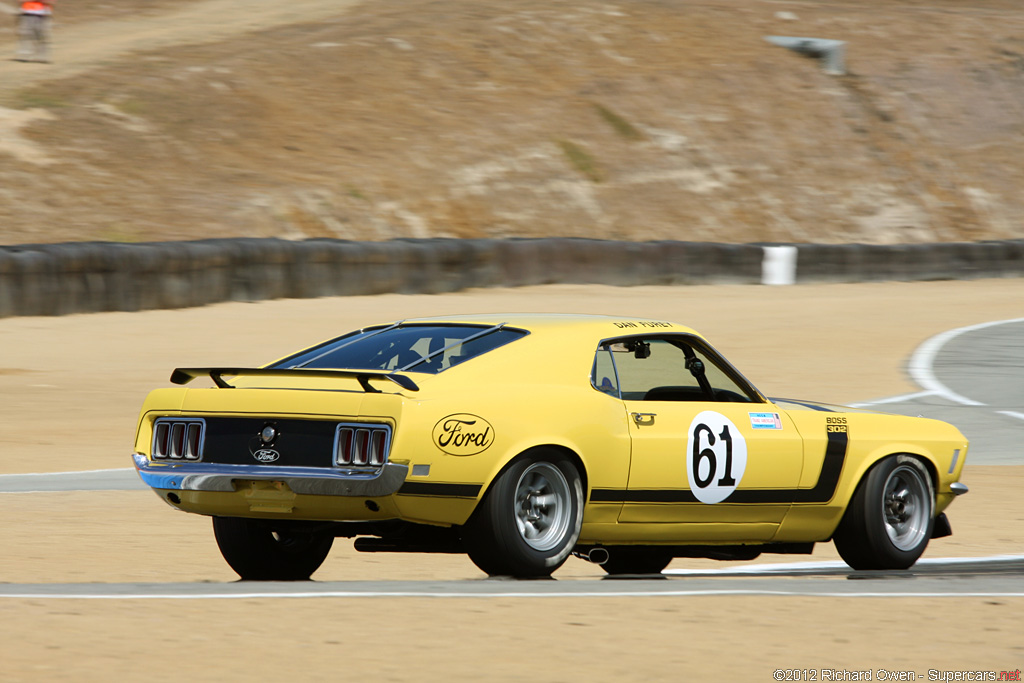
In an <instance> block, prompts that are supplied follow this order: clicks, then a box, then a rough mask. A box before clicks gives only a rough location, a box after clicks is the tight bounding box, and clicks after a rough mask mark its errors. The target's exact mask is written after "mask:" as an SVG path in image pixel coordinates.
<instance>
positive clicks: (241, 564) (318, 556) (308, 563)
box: [213, 517, 334, 581]
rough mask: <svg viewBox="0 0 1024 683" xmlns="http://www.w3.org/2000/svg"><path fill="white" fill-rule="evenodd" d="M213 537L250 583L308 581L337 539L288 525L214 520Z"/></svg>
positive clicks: (240, 520) (232, 564)
mask: <svg viewBox="0 0 1024 683" xmlns="http://www.w3.org/2000/svg"><path fill="white" fill-rule="evenodd" d="M213 534H214V536H215V537H216V539H217V545H218V546H219V547H220V552H221V554H222V555H223V556H224V559H225V560H227V562H228V564H229V565H231V568H232V569H234V570H235V572H236V573H237V574H238V575H239V576H240V577H242V579H244V580H247V581H305V580H306V579H308V578H309V577H310V576H312V575H313V572H315V571H316V570H317V569H319V568H320V565H321V564H323V562H324V560H325V559H327V554H328V553H329V552H330V551H331V545H332V544H333V543H334V537H333V536H328V535H325V534H318V533H314V532H312V531H308V530H305V529H302V528H301V527H299V526H296V525H294V524H289V523H287V522H272V521H269V520H261V519H244V518H241V517H214V518H213Z"/></svg>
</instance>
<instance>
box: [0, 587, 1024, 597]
mask: <svg viewBox="0 0 1024 683" xmlns="http://www.w3.org/2000/svg"><path fill="white" fill-rule="evenodd" d="M730 595H733V596H735V595H763V596H781V597H794V598H1024V591H984V592H980V591H979V592H970V593H961V592H956V591H948V592H939V591H920V592H913V591H901V592H898V593H881V592H878V593H841V592H838V591H780V590H759V589H756V588H751V589H747V590H744V589H737V590H724V589H723V590H691V591H685V590H684V591H616V592H603V591H585V592H580V593H575V592H571V591H566V592H558V593H554V592H553V593H508V592H504V593H502V592H487V593H457V592H454V591H432V592H429V593H417V592H414V591H374V592H370V591H367V592H358V591H324V592H322V593H316V592H307V593H270V592H265V593H210V594H208V595H196V594H188V593H153V594H145V593H138V594H134V595H115V594H108V595H103V594H93V595H78V594H74V593H65V594H58V593H54V594H47V593H25V594H23V595H15V594H9V595H2V594H0V599H5V598H6V599H8V600H10V599H15V600H263V599H271V598H273V599H279V598H302V599H309V598H470V599H472V598H500V599H508V598H531V599H534V598H563V599H564V598H691V597H705V596H730Z"/></svg>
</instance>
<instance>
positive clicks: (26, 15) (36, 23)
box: [14, 0, 53, 62]
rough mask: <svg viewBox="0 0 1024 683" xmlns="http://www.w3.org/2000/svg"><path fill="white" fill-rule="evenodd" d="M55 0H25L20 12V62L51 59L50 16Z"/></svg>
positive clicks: (17, 58) (18, 58) (18, 55)
mask: <svg viewBox="0 0 1024 683" xmlns="http://www.w3.org/2000/svg"><path fill="white" fill-rule="evenodd" d="M52 15H53V0H24V2H22V3H21V11H20V12H19V13H18V52H17V54H16V55H15V57H14V58H15V59H16V60H18V61H20V62H31V61H36V62H49V61H50V17H51V16H52Z"/></svg>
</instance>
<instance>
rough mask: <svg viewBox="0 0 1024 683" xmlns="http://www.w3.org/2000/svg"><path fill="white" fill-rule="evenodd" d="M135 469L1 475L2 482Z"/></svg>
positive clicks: (120, 468) (122, 470)
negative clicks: (9, 479) (15, 479)
mask: <svg viewBox="0 0 1024 683" xmlns="http://www.w3.org/2000/svg"><path fill="white" fill-rule="evenodd" d="M134 469H135V468H133V467H118V468H116V469H112V470H79V471H77V472H22V473H19V474H0V480H3V479H6V478H8V477H10V478H12V479H14V478H20V477H26V478H27V477H77V476H80V475H82V474H113V473H114V472H132V471H134Z"/></svg>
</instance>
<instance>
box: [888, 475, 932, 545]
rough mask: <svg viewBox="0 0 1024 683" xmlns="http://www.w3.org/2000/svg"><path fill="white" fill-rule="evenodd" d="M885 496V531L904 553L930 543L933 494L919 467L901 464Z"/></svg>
mask: <svg viewBox="0 0 1024 683" xmlns="http://www.w3.org/2000/svg"><path fill="white" fill-rule="evenodd" d="M883 490H884V493H883V494H882V512H883V514H884V515H885V532H886V533H887V534H888V535H889V540H890V541H892V544H893V545H894V546H896V547H897V548H899V549H900V550H904V551H907V550H913V549H914V548H916V547H917V546H918V545H920V544H921V541H922V540H926V536H925V534H926V533H928V530H929V523H930V522H931V520H930V519H929V517H930V516H931V515H930V511H931V504H930V501H929V500H928V499H929V497H930V493H929V490H928V487H927V486H925V483H924V478H923V477H922V476H921V472H920V470H919V469H918V468H916V467H912V466H910V465H900V466H899V467H897V468H896V469H895V470H893V471H892V473H891V474H889V478H888V479H887V480H886V482H885V487H884V489H883Z"/></svg>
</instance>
